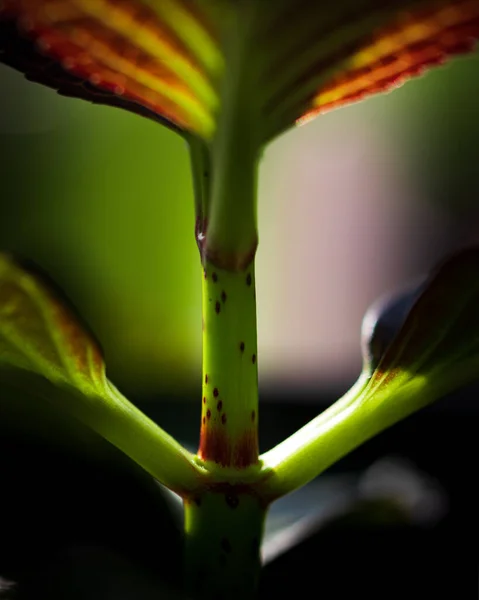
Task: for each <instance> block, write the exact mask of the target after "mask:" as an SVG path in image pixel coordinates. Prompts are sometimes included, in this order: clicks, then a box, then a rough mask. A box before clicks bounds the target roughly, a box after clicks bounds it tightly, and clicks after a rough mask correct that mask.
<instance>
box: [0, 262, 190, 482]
mask: <svg viewBox="0 0 479 600" xmlns="http://www.w3.org/2000/svg"><path fill="white" fill-rule="evenodd" d="M0 379H3V380H4V381H6V382H7V384H9V385H12V384H13V385H18V386H19V387H21V388H27V389H29V391H30V392H33V394H37V395H40V396H42V397H43V398H45V399H47V400H48V401H49V402H51V403H53V405H54V406H55V408H56V409H57V410H58V411H59V413H61V412H66V413H68V414H70V415H72V416H73V417H75V418H76V419H78V420H80V421H81V422H83V423H84V424H85V425H87V426H88V427H90V428H91V429H93V430H94V431H96V432H97V433H99V434H100V435H101V436H102V437H104V438H105V439H106V440H108V441H109V442H111V443H112V444H114V445H115V446H117V447H118V448H119V449H120V450H122V451H123V452H125V454H127V455H128V456H129V457H130V458H132V459H133V460H135V461H136V462H137V463H138V464H139V465H141V466H142V467H143V468H144V469H145V470H146V471H148V472H149V473H150V474H152V475H153V476H154V477H156V478H157V479H158V480H159V481H161V482H162V483H164V484H165V485H167V486H168V487H170V488H171V489H173V490H175V491H177V492H179V493H182V492H184V491H186V490H191V489H193V488H194V487H195V486H196V484H197V481H198V471H197V468H196V465H195V462H194V458H193V456H192V455H191V454H190V453H189V452H187V451H186V450H185V449H184V448H183V447H182V446H181V445H180V444H178V443H177V442H176V441H175V440H174V439H173V438H171V437H170V436H169V435H168V434H167V433H165V432H164V431H163V430H162V429H161V428H160V427H158V425H156V424H155V423H154V422H153V421H151V420H150V419H148V417H146V416H145V415H144V414H143V413H142V412H141V411H140V410H138V409H137V408H136V407H135V406H134V405H133V404H131V403H130V402H129V401H128V400H127V399H126V398H125V397H124V396H122V395H121V393H120V392H119V391H118V390H117V389H116V388H115V387H114V386H113V385H112V384H111V383H110V382H109V381H108V379H107V378H106V375H105V365H104V362H103V357H102V353H101V350H100V347H99V345H98V343H97V342H96V341H95V339H94V337H93V336H92V335H91V334H90V333H89V332H88V331H87V329H86V328H85V327H84V326H83V325H82V324H81V322H80V320H79V318H78V317H77V316H76V315H75V312H74V310H73V309H72V308H70V307H69V306H68V304H66V303H65V302H64V301H62V300H60V296H59V294H58V293H56V292H55V291H54V288H53V286H52V285H51V284H50V283H49V282H47V281H46V279H45V278H44V277H43V276H41V275H40V274H39V273H38V272H36V271H34V270H32V269H27V268H25V267H23V266H22V264H21V263H20V262H18V261H16V260H15V259H13V258H12V257H11V256H9V255H5V254H0ZM50 384H54V385H53V386H52V385H50ZM57 388H62V390H63V392H65V391H66V392H68V393H66V394H65V393H60V394H59V393H58V391H57Z"/></svg>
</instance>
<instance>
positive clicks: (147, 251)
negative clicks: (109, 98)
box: [0, 54, 479, 396]
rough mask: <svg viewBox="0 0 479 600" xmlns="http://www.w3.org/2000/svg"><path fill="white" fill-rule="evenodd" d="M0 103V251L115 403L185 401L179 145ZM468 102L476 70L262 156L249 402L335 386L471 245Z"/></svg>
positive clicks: (187, 244) (449, 74) (10, 101)
mask: <svg viewBox="0 0 479 600" xmlns="http://www.w3.org/2000/svg"><path fill="white" fill-rule="evenodd" d="M0 89H1V99H0V144H1V161H0V181H1V184H0V190H1V197H0V246H1V247H3V248H5V249H8V250H12V251H15V252H20V253H21V254H23V255H26V256H27V257H29V258H32V259H34V260H35V261H36V262H37V263H39V264H40V265H41V266H42V267H44V268H45V269H46V270H48V271H49V272H50V273H51V275H52V276H53V277H54V279H56V280H57V281H58V283H59V284H60V285H61V286H62V287H63V288H64V290H65V291H66V292H67V294H68V295H69V297H70V298H71V299H72V300H73V302H74V303H75V304H76V305H77V307H78V308H79V309H80V311H81V312H82V313H83V314H84V316H85V317H86V320H87V321H88V322H89V323H90V325H91V327H92V328H93V330H94V331H95V332H96V334H97V336H98V338H99V339H100V341H101V342H102V344H103V347H104V349H105V353H106V356H107V364H108V366H109V374H110V377H111V378H112V379H113V380H114V381H115V383H117V385H119V387H121V388H122V389H123V390H124V391H126V392H129V393H133V394H146V395H148V396H150V395H151V396H154V395H155V394H156V393H158V392H160V391H161V392H165V391H168V392H171V393H174V394H176V393H179V394H181V393H182V392H183V391H185V390H192V389H194V388H195V387H199V383H200V369H201V304H200V291H201V290H200V288H201V285H200V277H201V271H200V265H199V257H198V252H197V248H196V245H195V241H194V236H193V222H194V216H193V198H192V184H191V178H190V173H189V160H188V154H187V149H186V146H185V144H184V142H183V141H182V140H181V139H180V138H179V137H176V136H175V135H174V134H173V133H171V132H169V131H168V130H166V129H163V128H162V127H161V126H159V125H157V124H155V123H152V122H149V121H147V120H145V119H142V118H140V117H138V116H136V115H129V114H128V113H125V112H123V111H120V110H116V109H110V108H104V107H97V106H92V105H88V104H86V103H83V102H81V101H77V100H72V99H69V98H62V97H59V96H57V95H56V94H55V93H54V92H53V91H51V90H47V89H43V88H41V87H39V86H38V85H35V84H31V83H28V82H26V81H24V80H23V79H22V77H21V76H20V75H18V74H17V73H15V72H13V71H10V70H9V69H7V68H4V67H2V68H1V69H0ZM478 94H479V56H478V55H477V54H476V55H475V56H472V57H469V58H463V59H458V60H456V61H454V62H453V63H451V64H450V65H449V66H447V67H444V68H440V69H438V70H436V71H434V72H431V73H429V74H427V75H426V76H425V77H422V78H420V79H418V80H414V81H411V82H408V83H407V84H406V85H405V86H403V87H402V88H401V89H399V90H395V91H394V92H393V93H391V94H387V95H383V96H380V97H376V98H372V99H370V100H367V101H365V102H363V103H361V104H359V105H354V106H351V107H347V108H344V109H341V110H337V111H335V112H332V113H329V114H326V115H324V116H323V117H320V118H319V119H317V120H316V121H314V122H312V123H309V124H307V125H305V126H304V127H301V128H299V129H296V130H293V131H291V132H289V133H287V134H286V135H284V136H282V137H281V138H280V139H278V140H277V141H275V142H274V143H273V144H272V145H271V146H270V147H269V148H268V149H267V150H266V152H265V154H264V157H263V160H262V162H261V169H260V191H259V225H260V248H259V253H258V267H257V270H258V294H257V297H258V321H259V346H260V363H259V365H260V379H261V383H262V384H263V386H275V387H276V386H281V387H282V386H286V387H288V388H289V389H291V388H298V387H299V386H308V387H310V388H311V387H313V388H317V389H320V388H321V389H324V388H337V387H338V386H339V387H340V388H343V387H345V386H346V385H348V384H349V383H350V382H352V380H353V379H354V378H355V377H356V375H357V374H358V371H359V368H360V349H359V332H360V326H361V320H362V316H363V314H364V312H365V310H366V309H367V307H368V306H369V305H370V304H371V302H372V301H374V300H375V299H376V298H377V297H378V296H379V295H381V294H383V293H384V292H387V291H390V290H391V289H395V288H397V287H398V286H401V285H402V284H403V283H405V282H407V281H408V280H409V279H410V278H411V277H415V276H416V275H418V274H421V273H423V272H424V271H426V270H427V269H428V268H430V267H431V266H432V265H433V264H434V262H435V261H436V260H437V259H439V258H440V257H441V256H442V255H443V254H444V253H445V252H447V251H449V250H450V249H452V248H454V247H456V246H458V245H461V244H464V243H467V242H469V241H472V240H474V239H475V237H476V232H477V231H478V229H479V218H478V217H479V213H478V209H477V208H476V205H477V200H478V196H479V182H478V177H477V159H478V151H477V148H478V143H479V105H478V103H477V97H478ZM198 393H199V392H198Z"/></svg>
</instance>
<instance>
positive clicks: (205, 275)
mask: <svg viewBox="0 0 479 600" xmlns="http://www.w3.org/2000/svg"><path fill="white" fill-rule="evenodd" d="M203 273H204V277H205V279H206V278H207V277H208V275H207V274H206V269H205V270H204V271H203Z"/></svg>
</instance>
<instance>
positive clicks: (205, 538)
mask: <svg viewBox="0 0 479 600" xmlns="http://www.w3.org/2000/svg"><path fill="white" fill-rule="evenodd" d="M265 516H266V509H265V508H264V507H263V506H262V505H261V503H260V502H259V501H258V499H257V498H256V497H255V496H253V495H251V494H248V493H245V492H239V491H235V489H234V488H231V489H227V488H225V490H223V491H219V490H218V491H209V492H206V493H204V494H202V495H201V496H197V497H195V499H194V500H193V499H191V500H185V559H186V561H185V581H186V586H187V590H186V592H187V593H188V594H189V597H191V598H193V599H195V600H198V599H203V598H205V599H206V598H208V600H210V599H211V598H228V599H229V600H235V599H241V600H243V599H244V598H253V597H254V594H255V590H256V586H257V581H258V576H259V571H260V566H261V564H260V541H261V537H262V534H263V527H264V521H265Z"/></svg>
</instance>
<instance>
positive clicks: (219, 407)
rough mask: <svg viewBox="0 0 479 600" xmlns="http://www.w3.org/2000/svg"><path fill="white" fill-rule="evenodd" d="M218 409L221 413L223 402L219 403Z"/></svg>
mask: <svg viewBox="0 0 479 600" xmlns="http://www.w3.org/2000/svg"><path fill="white" fill-rule="evenodd" d="M216 408H217V409H218V412H221V409H222V408H223V400H219V401H218V404H217V405H216Z"/></svg>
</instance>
